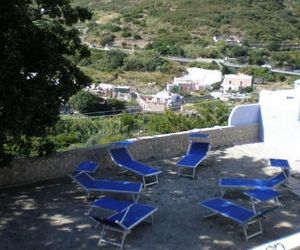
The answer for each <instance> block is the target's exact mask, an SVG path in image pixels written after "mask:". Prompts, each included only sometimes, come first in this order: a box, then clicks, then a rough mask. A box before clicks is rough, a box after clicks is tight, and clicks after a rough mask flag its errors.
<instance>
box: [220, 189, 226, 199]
mask: <svg viewBox="0 0 300 250" xmlns="http://www.w3.org/2000/svg"><path fill="white" fill-rule="evenodd" d="M224 194H225V190H224V188H221V197H222V198H223V196H224Z"/></svg>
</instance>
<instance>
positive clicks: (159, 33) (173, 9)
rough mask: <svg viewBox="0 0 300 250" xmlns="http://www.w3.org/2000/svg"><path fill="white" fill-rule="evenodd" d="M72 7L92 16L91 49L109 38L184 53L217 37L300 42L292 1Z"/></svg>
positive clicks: (298, 13)
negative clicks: (111, 36) (105, 38)
mask: <svg viewBox="0 0 300 250" xmlns="http://www.w3.org/2000/svg"><path fill="white" fill-rule="evenodd" d="M74 4H75V5H80V6H84V7H88V8H89V9H91V10H92V11H93V12H94V17H93V20H92V21H91V22H89V23H88V24H87V27H88V29H87V30H86V29H85V32H86V33H85V36H84V38H85V39H86V41H89V42H90V43H95V44H99V43H101V39H103V36H104V35H108V34H111V35H113V36H115V43H116V44H118V45H122V46H123V47H126V46H127V47H131V46H133V45H136V46H139V47H143V46H145V45H146V44H148V43H149V42H152V43H153V42H154V43H160V44H167V45H169V46H174V49H177V48H178V47H180V48H182V49H184V51H187V50H189V49H191V48H193V49H195V47H199V49H200V48H201V47H206V46H208V45H210V44H212V43H213V36H215V35H224V36H225V37H226V36H227V37H228V36H237V37H241V38H242V39H243V40H244V41H245V42H247V43H251V44H254V43H265V44H268V43H272V42H288V43H297V42H299V34H300V1H295V0H265V1H262V0H173V1H166V0H156V1H153V0H113V1H109V0H97V1H96V0H74ZM85 25H86V24H85ZM82 28H84V27H82Z"/></svg>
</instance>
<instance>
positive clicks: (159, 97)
mask: <svg viewBox="0 0 300 250" xmlns="http://www.w3.org/2000/svg"><path fill="white" fill-rule="evenodd" d="M138 102H139V104H140V106H141V107H142V109H143V110H145V111H156V112H163V111H164V110H166V109H180V108H181V105H182V102H183V98H182V96H180V95H178V94H173V93H170V92H167V91H165V90H163V91H160V92H158V93H156V94H155V95H152V96H141V95H140V96H139V98H138Z"/></svg>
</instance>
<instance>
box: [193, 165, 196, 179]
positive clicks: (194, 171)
mask: <svg viewBox="0 0 300 250" xmlns="http://www.w3.org/2000/svg"><path fill="white" fill-rule="evenodd" d="M195 175H196V168H194V169H193V179H195Z"/></svg>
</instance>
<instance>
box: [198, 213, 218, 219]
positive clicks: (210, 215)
mask: <svg viewBox="0 0 300 250" xmlns="http://www.w3.org/2000/svg"><path fill="white" fill-rule="evenodd" d="M215 215H217V213H211V214H208V215H206V216H204V217H202V220H205V219H208V218H210V217H212V216H215Z"/></svg>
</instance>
